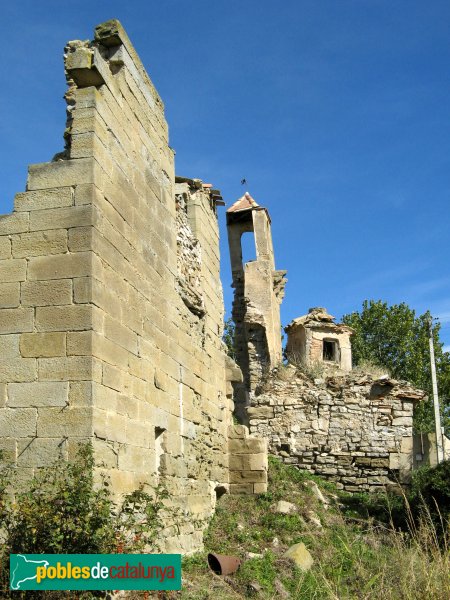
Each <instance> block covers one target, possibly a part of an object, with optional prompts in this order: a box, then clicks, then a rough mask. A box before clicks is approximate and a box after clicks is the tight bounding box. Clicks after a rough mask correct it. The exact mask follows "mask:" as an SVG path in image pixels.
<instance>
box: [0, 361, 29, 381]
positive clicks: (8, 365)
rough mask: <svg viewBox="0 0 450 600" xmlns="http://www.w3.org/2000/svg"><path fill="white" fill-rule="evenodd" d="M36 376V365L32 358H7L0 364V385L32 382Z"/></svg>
mask: <svg viewBox="0 0 450 600" xmlns="http://www.w3.org/2000/svg"><path fill="white" fill-rule="evenodd" d="M36 376H37V365H36V359H34V358H7V359H5V360H2V362H1V367H0V383H9V382H10V381H18V382H22V381H34V380H35V379H36Z"/></svg>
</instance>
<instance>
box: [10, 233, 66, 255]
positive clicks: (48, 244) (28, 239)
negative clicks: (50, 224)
mask: <svg viewBox="0 0 450 600" xmlns="http://www.w3.org/2000/svg"><path fill="white" fill-rule="evenodd" d="M64 252H67V230H66V229H54V230H52V231H35V232H33V233H19V234H17V235H13V236H12V254H13V256H14V258H29V257H31V256H40V255H49V254H62V253H64Z"/></svg>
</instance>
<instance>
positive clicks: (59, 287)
mask: <svg viewBox="0 0 450 600" xmlns="http://www.w3.org/2000/svg"><path fill="white" fill-rule="evenodd" d="M21 290H22V292H21V300H22V305H23V306H52V305H62V304H71V303H72V280H71V279H61V280H56V279H51V280H50V281H24V282H23V283H22V286H21Z"/></svg>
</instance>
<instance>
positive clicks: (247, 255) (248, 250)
mask: <svg viewBox="0 0 450 600" xmlns="http://www.w3.org/2000/svg"><path fill="white" fill-rule="evenodd" d="M241 254H242V264H243V265H245V264H246V263H248V262H252V261H255V260H256V258H257V257H256V242H255V234H254V232H253V231H246V232H245V233H243V234H242V236H241Z"/></svg>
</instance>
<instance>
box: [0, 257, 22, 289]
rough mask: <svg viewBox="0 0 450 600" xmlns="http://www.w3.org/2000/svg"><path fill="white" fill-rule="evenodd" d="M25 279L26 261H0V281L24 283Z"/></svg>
mask: <svg viewBox="0 0 450 600" xmlns="http://www.w3.org/2000/svg"><path fill="white" fill-rule="evenodd" d="M26 278H27V261H26V260H21V259H9V260H0V281H1V282H2V283H7V282H8V281H25V279H26Z"/></svg>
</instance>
